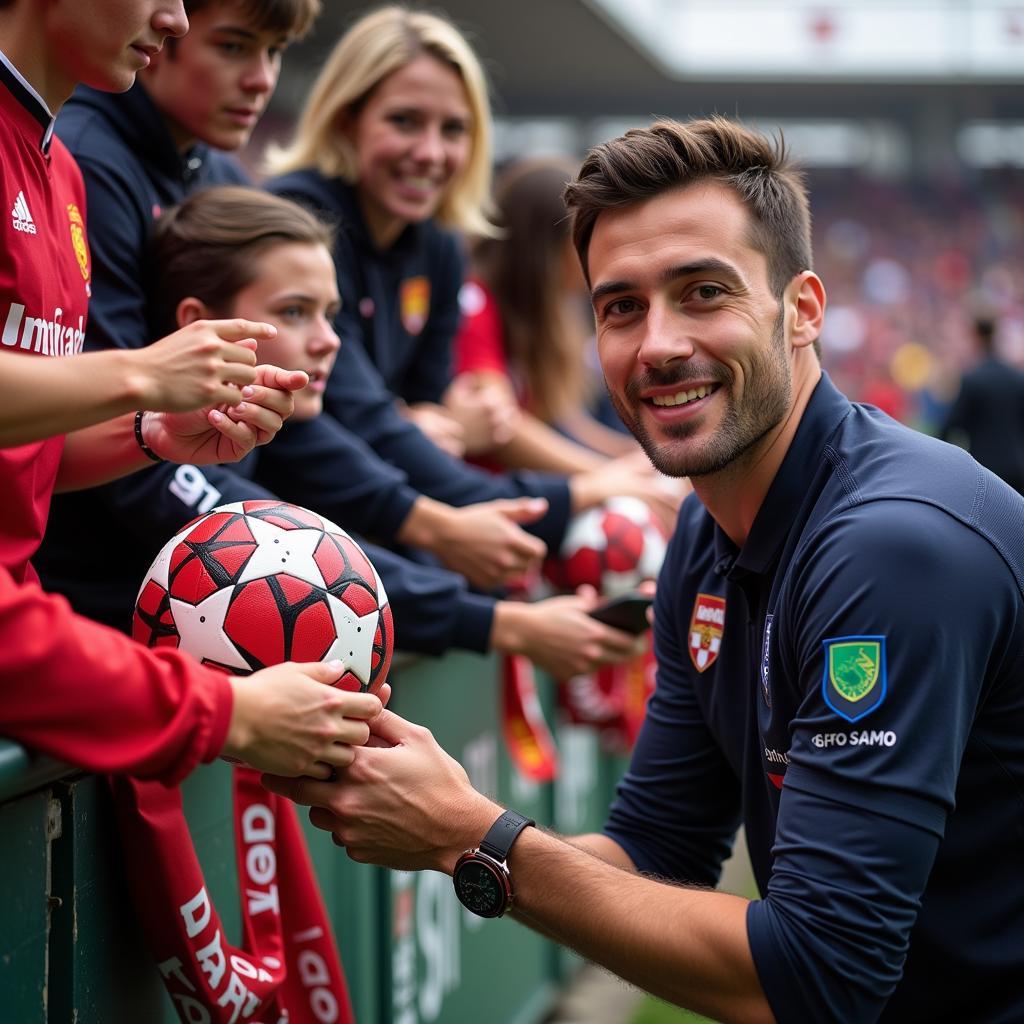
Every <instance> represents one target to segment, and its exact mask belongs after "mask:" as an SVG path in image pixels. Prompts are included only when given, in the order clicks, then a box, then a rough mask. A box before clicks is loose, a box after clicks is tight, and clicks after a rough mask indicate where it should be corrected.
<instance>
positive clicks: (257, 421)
mask: <svg viewBox="0 0 1024 1024" xmlns="http://www.w3.org/2000/svg"><path fill="white" fill-rule="evenodd" d="M253 373H254V377H253V383H252V384H247V385H245V386H244V387H242V388H241V390H239V391H237V392H236V393H235V395H234V396H232V397H233V398H234V397H237V402H233V403H222V404H221V405H218V406H216V407H215V408H205V409H197V410H193V411H192V412H177V413H168V412H163V413H146V414H145V416H144V417H143V436H144V438H145V440H146V443H147V444H148V445H149V447H150V448H152V449H153V451H155V452H156V453H157V454H158V455H159V456H161V458H164V459H167V460H168V461H170V462H189V463H192V464H193V465H197V466H202V465H210V464H211V463H219V462H237V461H238V460H239V459H242V458H244V457H245V456H246V455H248V454H249V452H251V451H252V449H253V448H254V447H256V446H257V445H263V444H267V443H268V442H269V441H271V440H273V438H274V437H275V435H276V434H277V432H278V431H279V430H280V429H281V427H282V425H283V424H284V421H285V420H286V419H287V418H288V417H289V416H290V415H291V414H292V411H293V410H294V408H295V400H294V399H293V398H292V392H295V391H299V390H301V389H302V388H304V387H305V386H306V385H307V384H308V383H309V377H308V376H307V375H306V374H305V373H303V372H302V371H301V370H282V369H281V368H280V367H277V366H270V365H261V366H256V367H254V368H253Z"/></svg>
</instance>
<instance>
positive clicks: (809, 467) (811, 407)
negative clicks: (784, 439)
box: [715, 371, 851, 578]
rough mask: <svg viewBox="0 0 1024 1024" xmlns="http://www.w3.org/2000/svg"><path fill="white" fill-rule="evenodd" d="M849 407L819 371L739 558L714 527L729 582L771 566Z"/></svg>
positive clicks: (727, 541) (720, 557) (762, 571)
mask: <svg viewBox="0 0 1024 1024" xmlns="http://www.w3.org/2000/svg"><path fill="white" fill-rule="evenodd" d="M850 408H851V405H850V401H849V399H848V398H846V396H845V395H843V394H842V393H841V392H840V391H839V390H838V389H837V388H836V386H835V385H834V384H833V383H832V381H831V380H830V379H829V376H828V374H827V373H825V372H824V371H822V374H821V379H820V380H819V381H818V383H817V385H816V386H815V388H814V391H813V393H812V394H811V398H810V401H809V402H808V403H807V408H806V409H805V410H804V414H803V416H802V417H801V418H800V424H799V426H798V427H797V429H796V434H795V435H794V437H793V440H792V442H791V443H790V446H789V450H788V451H787V452H786V455H785V458H783V460H782V465H781V466H780V467H779V471H778V472H777V473H776V474H775V479H774V480H773V481H772V482H771V485H770V486H769V488H768V493H767V494H766V495H765V499H764V501H763V502H762V503H761V508H760V509H759V510H758V513H757V516H756V517H755V518H754V523H753V525H752V526H751V528H750V533H749V534H748V536H747V540H746V543H745V544H744V545H743V547H742V548H741V549H740V550H739V552H738V553H737V549H736V547H735V545H734V544H733V543H732V541H731V540H729V538H728V537H727V536H726V534H725V533H724V531H722V530H721V529H720V528H719V527H718V525H717V524H716V526H715V553H716V555H717V556H718V558H719V561H721V562H726V561H728V562H729V563H730V564H729V565H728V572H729V575H730V577H733V578H736V577H739V576H745V575H748V574H754V575H761V574H763V573H765V572H767V571H768V570H769V569H770V568H771V567H772V565H773V564H774V562H775V560H776V558H777V557H778V554H779V552H780V550H781V549H782V545H783V544H784V543H785V540H786V538H787V537H788V536H789V533H790V531H791V530H792V529H793V525H794V523H795V522H796V520H797V519H798V517H799V512H800V509H801V507H802V506H804V504H805V503H806V502H807V500H808V497H811V498H813V494H811V493H810V492H809V488H811V487H812V485H813V482H814V481H815V480H816V479H818V478H819V476H818V472H817V470H818V468H819V467H820V465H821V462H822V457H823V456H822V451H823V449H824V448H825V445H826V443H827V441H828V439H829V438H830V437H831V436H832V434H833V433H834V431H835V429H836V427H838V426H839V424H840V423H841V422H842V420H843V419H844V418H845V417H846V416H847V414H848V413H849V411H850ZM723 568H725V565H723Z"/></svg>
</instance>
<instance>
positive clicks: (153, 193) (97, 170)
mask: <svg viewBox="0 0 1024 1024" xmlns="http://www.w3.org/2000/svg"><path fill="white" fill-rule="evenodd" d="M57 131H58V134H59V135H60V137H61V138H62V140H63V141H64V143H65V144H66V145H67V146H68V148H69V149H70V150H71V152H72V154H73V155H74V156H75V158H76V160H77V161H78V163H79V165H80V166H81V168H82V173H83V176H84V178H85V185H86V192H87V197H88V211H87V226H88V231H89V243H90V248H91V255H92V289H93V294H92V299H91V302H90V307H89V327H88V337H87V340H86V347H87V348H109V347H114V346H117V347H122V348H133V347H140V346H142V345H145V344H148V343H149V342H150V341H152V340H154V339H156V338H159V337H161V336H162V335H164V334H166V333H167V331H168V330H169V325H168V324H166V323H162V322H161V318H160V317H159V314H158V311H157V303H156V302H155V301H154V300H153V297H154V296H156V295H157V294H158V287H157V282H156V281H155V280H154V276H153V271H152V266H151V263H150V259H149V243H150V236H151V233H152V229H153V224H154V222H155V220H156V218H157V217H158V216H159V214H160V212H161V210H162V209H165V208H167V207H169V206H172V205H174V204H175V203H178V202H180V201H181V200H182V199H184V198H185V196H187V195H188V194H189V193H191V192H194V191H196V190H197V189H199V188H202V187H205V186H208V185H215V184H226V183H243V184H244V183H246V179H245V175H244V173H243V172H242V170H241V169H240V168H239V167H238V166H237V165H236V164H235V163H234V161H232V160H231V159H230V158H229V157H227V156H225V155H224V154H222V153H218V152H216V151H214V150H211V149H209V148H208V147H206V146H203V145H197V146H195V147H194V148H193V149H192V150H191V151H190V153H189V154H188V155H187V156H182V155H181V154H180V153H179V152H178V150H177V148H176V147H175V145H174V142H173V140H172V138H171V135H170V132H169V130H168V128H167V124H166V121H165V119H164V117H163V115H162V114H161V113H160V111H159V110H158V109H157V108H156V107H155V106H154V104H153V103H152V101H151V100H150V99H149V97H148V96H147V94H146V92H145V90H144V89H143V88H142V87H141V86H139V85H136V86H135V87H134V88H132V89H131V90H130V91H129V92H127V93H124V94H120V95H113V94H109V93H101V92H97V91H95V90H92V89H88V88H85V87H80V88H79V89H78V90H77V91H76V92H75V95H74V96H73V97H72V98H71V100H70V101H69V102H68V103H67V104H65V106H64V108H63V109H62V110H61V113H60V117H59V119H58V122H57ZM250 477H255V478H256V481H257V482H256V483H254V482H253V481H252V480H251V479H250ZM260 483H262V484H265V485H266V486H259V484H260ZM267 487H272V488H274V494H273V495H272V494H271V493H270V491H269V490H267V489H266V488H267ZM268 496H277V497H279V498H284V499H285V500H287V501H293V502H296V503H297V504H300V505H308V506H309V507H311V508H314V509H316V510H318V511H320V512H321V513H323V514H324V515H325V516H327V517H328V518H329V519H332V520H334V521H335V522H337V523H338V525H339V526H342V527H344V528H345V529H347V530H350V531H353V532H356V533H370V534H371V535H372V536H374V537H375V538H382V539H384V540H385V541H389V540H390V539H391V537H392V536H393V534H394V532H395V531H396V530H397V529H398V527H399V526H400V525H401V523H402V521H403V520H404V519H405V517H406V515H407V514H408V512H409V509H410V508H411V506H412V503H413V502H414V501H415V500H416V497H417V496H418V492H417V491H416V490H414V489H413V488H412V487H411V486H410V485H409V484H408V482H407V480H406V477H405V474H404V473H403V472H402V471H401V470H398V469H395V468H394V467H392V466H389V465H387V464H386V463H384V462H383V461H382V460H381V459H380V458H378V456H377V455H376V454H375V453H374V452H373V451H372V450H371V449H370V447H369V446H368V445H367V444H366V443H365V442H364V441H362V440H361V439H360V438H359V437H357V436H355V435H354V434H353V433H352V432H351V431H349V430H347V429H345V428H344V427H342V426H341V425H340V424H338V423H337V422H333V421H332V420H331V417H329V416H321V417H318V418H317V419H316V420H311V421H309V422H306V423H294V424H292V423H287V424H285V427H284V428H283V430H282V431H281V433H280V434H279V435H278V438H276V439H275V440H274V441H273V442H272V443H271V444H270V445H268V446H266V447H265V448H261V449H258V450H257V451H256V452H254V453H253V454H252V455H250V456H249V457H248V458H247V459H246V460H244V461H243V462H242V463H239V464H235V465H232V466H208V467H203V468H202V469H198V468H196V467H194V466H174V465H161V466H154V467H152V468H150V469H146V470H144V471H142V472H140V473H135V474H133V475H131V476H130V477H127V478H125V479H123V480H119V481H116V482H114V483H113V484H109V485H107V486H105V487H101V488H96V489H93V490H90V491H82V492H79V493H76V494H68V495H62V496H60V497H59V498H57V499H56V500H55V501H54V504H53V509H52V512H51V516H50V521H49V525H48V527H47V534H46V539H45V541H44V544H43V547H42V548H41V550H40V552H39V555H38V561H37V565H38V569H39V572H40V575H41V576H42V578H43V580H44V582H45V584H46V586H47V587H48V588H49V589H52V590H56V591H58V592H60V593H63V594H65V595H66V596H67V597H68V598H69V600H70V601H71V602H72V604H73V605H74V606H75V608H76V609H77V610H78V611H80V612H82V613H84V614H86V615H89V616H91V617H93V618H96V619H98V620H100V621H102V622H106V623H108V624H109V625H113V626H115V627H117V628H120V629H125V630H126V629H128V628H129V625H130V622H131V612H132V607H133V605H134V602H135V595H136V593H137V591H138V587H139V584H140V583H141V581H142V577H143V575H144V573H145V571H146V569H147V568H148V567H149V564H150V562H151V560H152V558H153V557H154V556H155V554H156V553H157V551H159V549H160V547H161V546H162V545H163V543H164V542H165V541H166V540H167V539H168V538H169V537H170V536H171V535H172V534H173V533H174V532H175V531H176V530H177V529H178V528H180V527H181V526H183V525H184V524H185V523H186V522H188V521H189V520H190V519H191V518H193V517H194V516H195V515H196V514H197V513H199V512H202V511H206V510H207V509H209V508H211V507H213V506H214V505H216V504H220V503H222V502H229V501H238V500H243V499H247V498H260V497H268ZM368 552H369V554H370V557H371V559H372V560H373V563H374V565H375V566H376V568H377V571H378V572H379V573H380V576H381V579H382V580H383V582H384V586H385V589H386V590H387V592H388V597H389V599H390V601H391V604H392V610H393V612H394V616H395V639H396V643H397V644H398V646H399V647H400V648H401V649H402V650H407V651H414V652H418V653H428V654H440V653H442V652H443V651H444V650H446V649H447V648H448V647H450V646H458V647H465V648H469V649H471V650H480V651H482V650H485V649H486V648H487V646H488V640H489V635H490V628H491V622H492V619H493V610H494V601H493V600H492V599H491V598H489V597H483V596H479V595H475V594H471V593H469V592H468V590H467V587H466V585H465V581H464V580H462V578H461V577H459V576H458V575H456V574H454V573H450V572H447V571H445V570H442V569H439V568H435V567H433V566H421V565H416V564H413V563H411V562H409V561H408V560H406V559H404V558H402V557H400V556H399V555H396V554H394V553H393V552H390V551H386V550H384V549H381V548H377V547H374V546H372V545H370V546H369V547H368Z"/></svg>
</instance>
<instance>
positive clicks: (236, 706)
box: [222, 662, 383, 778]
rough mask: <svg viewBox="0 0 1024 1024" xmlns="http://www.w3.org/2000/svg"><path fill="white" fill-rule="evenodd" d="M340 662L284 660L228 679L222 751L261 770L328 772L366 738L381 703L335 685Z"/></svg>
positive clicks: (341, 764)
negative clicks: (229, 706) (229, 697)
mask: <svg viewBox="0 0 1024 1024" xmlns="http://www.w3.org/2000/svg"><path fill="white" fill-rule="evenodd" d="M344 670H345V666H344V665H343V664H342V663H341V662H310V663H307V664H296V663H293V662H285V663H284V664H282V665H274V666H273V667H271V668H265V669H262V670H261V671H259V672H254V673H253V674H252V675H251V676H245V677H238V676H234V677H232V679H231V689H232V693H233V696H234V702H233V705H232V710H231V723H230V725H229V727H228V737H227V742H226V743H225V746H224V750H223V751H222V753H223V754H225V755H226V756H228V757H233V758H236V759H238V760H240V761H244V762H245V763H246V764H249V765H252V767H254V768H257V769H259V770H260V771H267V772H275V773H277V774H279V775H310V776H313V777H315V778H328V777H330V775H331V774H332V773H333V770H334V769H336V768H342V767H344V766H345V765H347V764H350V763H351V761H352V758H353V756H354V755H353V750H354V747H355V746H357V745H359V744H362V743H365V742H366V741H367V739H368V738H369V735H370V731H369V727H368V725H367V722H368V720H370V719H372V718H374V717H375V716H376V715H378V714H380V711H381V708H382V706H383V705H382V703H381V700H380V698H379V697H376V696H374V695H373V694H371V693H354V692H351V691H349V690H340V689H337V688H336V687H335V686H334V685H333V684H334V683H336V682H337V681H338V679H339V677H340V676H341V675H342V673H343V672H344Z"/></svg>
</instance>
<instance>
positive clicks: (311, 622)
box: [132, 501, 394, 692]
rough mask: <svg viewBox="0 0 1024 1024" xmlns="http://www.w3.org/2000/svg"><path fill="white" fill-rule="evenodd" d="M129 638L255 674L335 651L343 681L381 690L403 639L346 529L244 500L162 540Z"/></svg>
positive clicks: (284, 506)
mask: <svg viewBox="0 0 1024 1024" xmlns="http://www.w3.org/2000/svg"><path fill="white" fill-rule="evenodd" d="M132 635H133V636H134V637H135V639H136V640H138V641H140V642H141V643H144V644H146V645H147V646H149V647H177V648H180V649H181V650H183V651H187V652H188V653H189V654H191V655H192V656H193V657H195V658H197V659H198V660H199V661H202V662H204V663H206V664H210V665H215V666H218V667H221V668H224V669H227V670H228V671H230V672H232V673H234V674H243V675H244V674H248V673H249V672H255V671H257V670H258V669H261V668H266V667H268V666H270V665H278V664H280V663H281V662H284V661H298V662H303V661H329V660H331V659H338V660H339V661H341V662H343V663H344V665H345V672H344V674H343V675H342V677H341V679H340V680H339V681H338V683H337V684H336V685H338V686H340V687H342V688H343V689H346V690H364V691H365V690H369V691H371V692H376V691H377V690H378V689H379V688H380V686H381V685H382V684H383V683H384V680H385V679H386V678H387V674H388V667H389V666H390V663H391V654H392V651H393V648H394V631H393V626H392V619H391V606H390V605H389V604H388V598H387V594H385V592H384V587H383V585H382V584H381V581H380V577H379V576H378V575H377V570H376V569H374V567H373V565H372V564H371V562H370V560H369V559H368V558H367V557H366V555H365V554H364V552H363V550H362V548H360V547H359V545H358V544H357V543H356V542H355V541H354V540H353V539H352V538H351V537H350V536H349V535H348V534H347V533H346V532H345V531H344V530H342V529H341V528H340V527H338V526H335V525H334V523H332V522H330V520H328V519H324V518H323V516H318V515H316V514H315V513H313V512H310V511H309V510H308V509H304V508H300V507H299V506H297V505H290V504H288V503H287V502H282V501H239V502H234V503H232V504H230V505H221V506H220V507H219V508H215V509H213V510H212V511H210V512H207V513H206V514H205V515H203V516H200V517H199V518H198V519H194V520H193V521H192V522H191V523H189V524H188V525H187V526H185V527H183V528H182V529H181V530H179V531H178V533H176V534H175V535H174V536H173V537H172V538H171V539H170V540H169V541H168V542H167V543H166V544H165V545H164V546H163V548H162V549H161V551H160V553H159V554H158V555H157V556H156V559H155V561H154V562H153V565H152V566H151V567H150V570H149V572H148V573H147V574H146V578H145V580H144V581H143V584H142V588H141V589H140V590H139V596H138V598H137V600H136V604H135V618H134V621H133V623H132Z"/></svg>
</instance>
